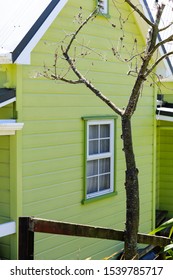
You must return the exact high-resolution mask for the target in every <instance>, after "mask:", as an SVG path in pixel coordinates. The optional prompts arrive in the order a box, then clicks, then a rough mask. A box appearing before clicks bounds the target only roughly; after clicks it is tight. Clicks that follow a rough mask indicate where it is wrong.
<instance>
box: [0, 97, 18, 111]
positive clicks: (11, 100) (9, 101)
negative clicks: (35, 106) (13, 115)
mask: <svg viewBox="0 0 173 280" xmlns="http://www.w3.org/2000/svg"><path fill="white" fill-rule="evenodd" d="M15 101H16V97H13V98H11V99H8V100H7V101H4V102H2V103H0V108H2V107H4V106H6V105H8V104H11V103H13V102H15Z"/></svg>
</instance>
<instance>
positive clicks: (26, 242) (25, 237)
mask: <svg viewBox="0 0 173 280" xmlns="http://www.w3.org/2000/svg"><path fill="white" fill-rule="evenodd" d="M30 224H31V219H30V217H19V260H33V259H34V231H31V230H30V228H31V226H30Z"/></svg>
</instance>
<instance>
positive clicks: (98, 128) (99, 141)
mask: <svg viewBox="0 0 173 280" xmlns="http://www.w3.org/2000/svg"><path fill="white" fill-rule="evenodd" d="M112 138H113V122H112V121H110V120H109V121H95V122H94V121H88V125H87V139H88V141H87V178H86V181H87V197H88V198H89V197H95V196H99V195H102V194H104V193H108V192H111V191H112V190H113V141H114V139H112Z"/></svg>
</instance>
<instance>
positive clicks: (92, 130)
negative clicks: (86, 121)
mask: <svg viewBox="0 0 173 280" xmlns="http://www.w3.org/2000/svg"><path fill="white" fill-rule="evenodd" d="M98 131H99V127H98V125H90V126H89V139H98V136H99V133H98Z"/></svg>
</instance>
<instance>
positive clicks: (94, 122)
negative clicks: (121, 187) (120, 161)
mask: <svg viewBox="0 0 173 280" xmlns="http://www.w3.org/2000/svg"><path fill="white" fill-rule="evenodd" d="M102 124H109V125H110V136H109V138H110V151H109V152H106V153H99V154H94V155H89V127H90V125H102ZM104 158H110V188H109V189H105V190H101V191H97V192H94V193H90V194H87V175H86V199H90V198H94V197H99V196H102V195H105V194H109V193H112V192H113V191H114V120H112V119H111V120H88V121H87V157H86V165H87V162H88V161H91V160H97V159H104Z"/></svg>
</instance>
